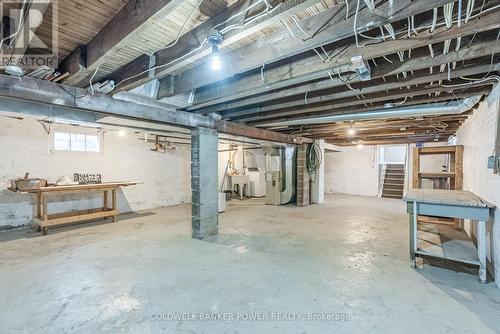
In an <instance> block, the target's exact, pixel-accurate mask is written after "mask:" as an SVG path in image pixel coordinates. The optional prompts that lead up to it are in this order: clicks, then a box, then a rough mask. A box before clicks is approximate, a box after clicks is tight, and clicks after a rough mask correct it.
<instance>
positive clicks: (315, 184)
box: [311, 139, 325, 204]
mask: <svg viewBox="0 0 500 334" xmlns="http://www.w3.org/2000/svg"><path fill="white" fill-rule="evenodd" d="M314 143H315V144H316V145H317V146H318V148H319V153H320V155H321V164H320V165H319V168H318V170H317V171H316V175H315V177H314V180H313V181H312V182H311V203H312V204H321V203H323V202H324V201H325V140H324V139H319V140H315V141H314Z"/></svg>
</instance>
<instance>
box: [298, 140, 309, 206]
mask: <svg viewBox="0 0 500 334" xmlns="http://www.w3.org/2000/svg"><path fill="white" fill-rule="evenodd" d="M306 163H307V144H303V145H299V146H297V206H308V205H309V204H310V189H309V187H310V184H309V181H310V179H309V173H308V172H307V166H306Z"/></svg>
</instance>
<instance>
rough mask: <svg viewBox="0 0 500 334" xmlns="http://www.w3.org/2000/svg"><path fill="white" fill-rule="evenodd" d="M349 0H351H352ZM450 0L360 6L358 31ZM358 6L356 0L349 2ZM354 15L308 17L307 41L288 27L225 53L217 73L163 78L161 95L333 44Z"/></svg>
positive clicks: (349, 31) (349, 30)
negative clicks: (292, 32)
mask: <svg viewBox="0 0 500 334" xmlns="http://www.w3.org/2000/svg"><path fill="white" fill-rule="evenodd" d="M349 1H350V0H349ZM450 2H452V1H450V0H447V1H446V0H444V1H443V0H441V1H435V0H434V1H431V0H420V1H418V3H417V2H415V1H411V0H401V1H397V2H384V3H382V4H381V5H380V6H379V7H377V8H376V9H375V10H374V11H373V12H372V11H370V10H369V9H368V8H367V7H366V6H365V8H362V9H360V11H359V13H358V15H357V26H358V27H359V30H358V31H359V32H362V31H367V30H370V29H373V28H375V27H378V26H381V25H384V24H387V23H389V22H395V21H398V20H401V19H405V18H407V17H409V16H412V15H416V14H418V13H422V12H425V11H428V10H432V9H433V8H434V7H439V6H442V5H444V4H447V3H450ZM350 3H351V4H352V6H353V7H352V8H355V4H356V2H355V1H350ZM353 23H354V17H351V18H349V19H348V20H345V13H344V12H343V11H339V10H338V8H334V9H332V10H328V11H326V12H323V13H321V14H318V15H315V16H313V17H310V18H306V19H304V20H303V21H301V26H302V29H304V30H306V31H315V30H316V31H317V30H318V27H321V29H320V31H318V32H317V33H316V34H315V36H314V38H312V39H309V40H307V41H304V42H302V41H297V40H296V39H295V38H294V37H293V36H291V35H290V34H289V32H288V31H287V30H286V29H285V30H282V31H280V32H277V33H274V34H272V35H270V36H266V37H263V38H260V39H259V40H258V41H256V42H255V43H251V44H249V45H245V46H244V47H241V48H238V49H236V50H234V51H232V52H229V53H225V54H224V55H223V56H224V61H225V62H226V63H227V64H231V66H225V67H224V68H223V69H222V70H221V71H219V72H218V73H216V74H214V73H213V71H211V70H210V64H208V63H204V64H201V65H199V66H196V67H194V68H193V69H190V70H188V71H185V72H182V73H180V74H179V75H178V76H176V78H175V81H174V83H173V88H171V87H170V85H171V81H170V80H167V81H162V85H161V86H160V93H159V97H160V98H161V97H165V96H167V94H168V93H167V94H164V93H163V92H164V91H165V92H172V91H173V92H174V94H180V93H184V92H189V91H191V90H193V89H196V88H199V87H203V86H205V85H209V84H211V83H214V82H217V81H220V80H224V79H227V78H230V77H231V76H234V75H236V74H239V73H243V72H246V71H248V70H251V69H255V68H258V67H262V64H269V63H272V62H275V61H278V60H280V59H284V58H287V57H290V56H293V55H297V54H299V53H302V52H305V51H308V50H311V49H313V48H316V47H319V46H322V45H324V44H328V43H332V42H335V41H338V40H341V39H343V38H347V37H350V36H352V35H353Z"/></svg>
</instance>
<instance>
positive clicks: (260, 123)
mask: <svg viewBox="0 0 500 334" xmlns="http://www.w3.org/2000/svg"><path fill="white" fill-rule="evenodd" d="M489 91H490V89H489V88H480V89H478V90H471V91H467V92H465V93H457V94H440V95H438V96H434V97H429V96H427V95H421V96H418V97H415V98H413V99H409V100H408V101H407V102H406V103H405V104H404V106H412V105H418V104H424V103H436V102H443V101H449V100H454V99H456V98H465V97H470V96H475V95H484V94H487V93H488V92H489ZM383 108H384V104H383V103H379V104H374V105H373V106H367V107H360V106H351V107H344V108H338V109H333V108H330V109H328V110H325V111H319V112H314V113H308V114H303V113H301V114H295V115H290V116H288V117H284V118H279V119H275V120H262V121H253V122H249V123H248V124H249V125H252V126H262V127H266V125H267V124H271V123H272V124H275V123H276V124H275V125H279V123H280V122H287V121H292V120H293V121H299V120H305V119H311V118H312V117H315V118H316V117H327V116H335V115H342V114H351V113H359V112H366V111H372V110H380V109H383ZM388 110H390V109H388Z"/></svg>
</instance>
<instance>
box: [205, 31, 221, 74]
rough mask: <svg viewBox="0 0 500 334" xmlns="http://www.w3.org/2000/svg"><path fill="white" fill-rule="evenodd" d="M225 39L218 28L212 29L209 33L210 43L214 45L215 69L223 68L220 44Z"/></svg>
mask: <svg viewBox="0 0 500 334" xmlns="http://www.w3.org/2000/svg"><path fill="white" fill-rule="evenodd" d="M223 40H224V36H222V34H221V33H220V32H219V31H217V30H212V31H211V32H210V34H209V35H208V43H209V44H210V45H211V46H212V56H211V66H212V70H214V71H219V70H220V69H221V68H222V61H221V57H220V53H219V45H220V44H221V43H222V41H223Z"/></svg>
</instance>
